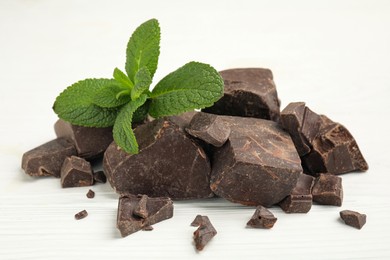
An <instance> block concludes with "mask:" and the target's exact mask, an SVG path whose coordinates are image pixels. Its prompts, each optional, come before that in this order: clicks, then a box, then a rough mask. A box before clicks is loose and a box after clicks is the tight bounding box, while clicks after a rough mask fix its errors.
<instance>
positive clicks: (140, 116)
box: [133, 99, 150, 123]
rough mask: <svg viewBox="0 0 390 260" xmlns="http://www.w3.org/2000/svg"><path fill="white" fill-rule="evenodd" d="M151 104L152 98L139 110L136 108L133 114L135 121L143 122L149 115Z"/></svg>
mask: <svg viewBox="0 0 390 260" xmlns="http://www.w3.org/2000/svg"><path fill="white" fill-rule="evenodd" d="M149 106H150V99H148V100H146V102H145V104H143V105H142V106H140V107H139V108H138V109H137V110H135V112H134V114H133V123H141V122H143V121H144V120H145V119H146V117H147V116H148V112H149Z"/></svg>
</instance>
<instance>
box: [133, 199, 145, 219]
mask: <svg viewBox="0 0 390 260" xmlns="http://www.w3.org/2000/svg"><path fill="white" fill-rule="evenodd" d="M147 201H148V196H146V195H141V197H140V200H139V201H138V204H137V206H136V207H135V208H134V213H133V214H134V215H137V216H138V217H141V218H147V217H148V215H149V212H148V210H147V208H146V203H147Z"/></svg>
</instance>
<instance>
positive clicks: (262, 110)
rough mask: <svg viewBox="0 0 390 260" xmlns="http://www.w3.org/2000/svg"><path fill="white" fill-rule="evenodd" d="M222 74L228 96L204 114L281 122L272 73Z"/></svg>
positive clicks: (233, 71)
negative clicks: (279, 120)
mask: <svg viewBox="0 0 390 260" xmlns="http://www.w3.org/2000/svg"><path fill="white" fill-rule="evenodd" d="M220 74H221V76H222V78H223V79H224V84H225V90H224V96H223V97H222V98H221V99H220V100H218V101H217V102H216V103H214V105H213V106H211V107H208V108H205V109H203V110H202V111H204V112H207V113H211V114H218V115H230V116H243V117H257V118H263V119H268V120H274V121H278V119H279V116H280V112H279V111H280V102H279V99H278V95H277V92H276V87H275V83H274V82H273V79H272V78H273V76H272V72H271V71H270V70H268V69H261V68H242V69H229V70H224V71H221V72H220Z"/></svg>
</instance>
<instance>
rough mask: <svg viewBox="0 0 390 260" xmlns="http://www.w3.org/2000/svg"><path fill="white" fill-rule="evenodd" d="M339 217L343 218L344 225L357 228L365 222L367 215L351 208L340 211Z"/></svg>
mask: <svg viewBox="0 0 390 260" xmlns="http://www.w3.org/2000/svg"><path fill="white" fill-rule="evenodd" d="M340 217H341V219H342V220H344V222H345V224H346V225H348V226H351V227H354V228H357V229H361V228H362V227H363V226H364V225H365V224H366V220H367V216H366V215H365V214H361V213H359V212H356V211H352V210H343V211H340Z"/></svg>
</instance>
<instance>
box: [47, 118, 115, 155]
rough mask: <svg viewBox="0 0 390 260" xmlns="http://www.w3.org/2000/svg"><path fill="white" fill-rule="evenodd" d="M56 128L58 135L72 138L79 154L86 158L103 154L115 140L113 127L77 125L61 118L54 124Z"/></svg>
mask: <svg viewBox="0 0 390 260" xmlns="http://www.w3.org/2000/svg"><path fill="white" fill-rule="evenodd" d="M54 130H55V132H56V135H57V137H66V138H70V139H72V140H73V142H74V144H75V147H76V149H77V153H78V155H79V156H80V157H82V158H85V159H94V158H97V157H99V156H101V155H102V154H103V153H104V151H105V150H106V149H107V147H108V146H109V145H110V144H111V142H112V141H113V137H112V127H103V128H97V127H83V126H76V125H72V124H70V123H68V122H66V121H64V120H62V119H59V120H58V121H57V122H56V123H55V125H54Z"/></svg>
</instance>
